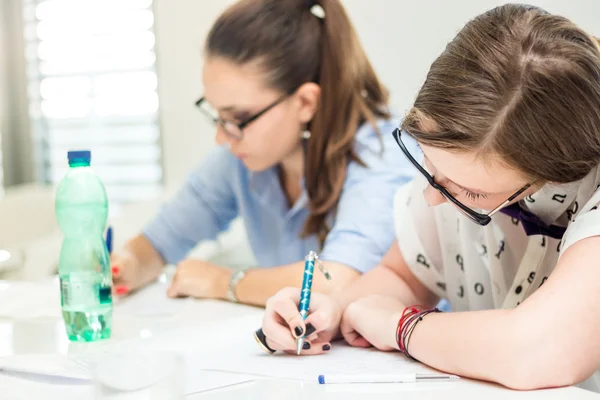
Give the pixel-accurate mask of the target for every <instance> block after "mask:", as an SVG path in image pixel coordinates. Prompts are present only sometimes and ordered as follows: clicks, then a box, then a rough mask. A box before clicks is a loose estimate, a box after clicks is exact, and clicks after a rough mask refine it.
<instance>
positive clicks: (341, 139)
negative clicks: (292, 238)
mask: <svg viewBox="0 0 600 400" xmlns="http://www.w3.org/2000/svg"><path fill="white" fill-rule="evenodd" d="M316 6H320V7H321V8H322V9H323V11H324V14H325V15H324V16H323V15H320V13H319V12H316V10H315V9H314V8H315V7H316ZM282 32H283V34H282ZM206 52H207V54H209V55H218V56H221V57H224V58H227V59H229V60H231V61H233V62H234V63H236V64H239V65H243V64H246V63H248V62H251V61H255V60H260V61H261V64H262V67H263V68H264V70H265V71H266V72H267V76H268V79H269V82H268V83H269V84H270V85H271V86H272V87H273V88H276V89H278V90H280V91H281V92H284V93H290V92H293V91H294V90H295V89H297V88H298V87H299V86H301V85H302V84H304V83H307V82H315V83H317V84H318V85H319V86H320V88H321V98H320V102H319V107H318V108H317V111H316V113H315V115H314V118H313V120H312V121H311V122H310V124H309V127H308V128H309V130H310V131H311V137H310V139H308V141H307V142H306V143H305V150H306V155H305V187H306V191H307V194H308V198H309V209H310V215H309V217H308V219H307V221H306V224H305V226H304V229H303V232H302V235H303V236H309V235H317V237H318V238H319V241H320V243H321V245H322V244H323V243H324V241H325V237H326V236H327V233H328V232H329V228H330V227H328V226H327V217H328V216H329V215H330V214H331V213H332V212H333V211H334V210H335V208H336V206H337V203H338V200H339V198H340V195H341V192H342V188H343V185H344V181H345V179H346V169H347V166H348V163H349V162H350V161H355V162H358V163H361V164H362V162H361V161H360V160H359V159H358V157H357V155H356V154H355V152H354V138H355V134H356V131H357V130H358V128H359V125H360V124H362V123H363V122H365V121H368V122H369V123H371V124H372V125H373V126H374V127H375V128H376V125H375V123H376V119H377V118H388V117H389V114H388V112H387V102H388V93H387V91H386V89H385V88H384V87H383V86H382V85H381V83H380V82H379V80H378V79H377V76H376V74H375V71H374V70H373V68H372V67H371V64H370V63H369V60H368V59H367V56H366V55H365V52H364V51H363V49H362V47H361V45H360V42H359V40H358V37H357V35H356V32H355V31H354V28H353V27H352V24H351V22H350V20H349V18H348V16H347V15H346V12H345V10H344V8H343V7H342V5H341V3H340V1H339V0H241V1H239V2H237V3H235V4H234V5H233V6H231V7H230V8H229V9H228V10H227V11H225V13H224V14H222V15H221V16H220V17H219V18H218V20H217V21H216V22H215V24H214V25H213V27H212V29H211V31H210V33H209V35H208V39H207V42H206Z"/></svg>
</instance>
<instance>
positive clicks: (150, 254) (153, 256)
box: [122, 234, 165, 272]
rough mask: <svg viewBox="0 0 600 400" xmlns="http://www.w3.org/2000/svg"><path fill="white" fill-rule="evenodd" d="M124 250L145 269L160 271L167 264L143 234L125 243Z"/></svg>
mask: <svg viewBox="0 0 600 400" xmlns="http://www.w3.org/2000/svg"><path fill="white" fill-rule="evenodd" d="M122 252H125V253H128V254H129V255H130V256H132V257H133V258H134V259H135V260H136V261H137V263H138V265H139V266H140V267H141V268H142V269H143V270H149V271H156V272H158V271H160V270H161V269H162V268H163V267H164V265H165V261H164V260H163V258H162V256H161V255H160V254H159V253H158V251H156V249H155V248H154V246H152V243H150V241H149V240H148V239H146V237H145V236H144V235H141V234H140V235H137V236H136V237H134V238H133V239H130V240H129V241H128V242H127V243H126V244H125V246H124V248H123V250H122Z"/></svg>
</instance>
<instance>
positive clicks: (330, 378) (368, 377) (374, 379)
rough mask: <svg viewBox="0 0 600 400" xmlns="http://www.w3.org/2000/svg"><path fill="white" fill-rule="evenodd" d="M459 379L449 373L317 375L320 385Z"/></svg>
mask: <svg viewBox="0 0 600 400" xmlns="http://www.w3.org/2000/svg"><path fill="white" fill-rule="evenodd" d="M458 379H460V377H458V376H456V375H449V374H416V373H408V374H327V375H319V376H318V381H319V383H320V384H321V385H325V384H332V383H413V382H448V381H455V380H458Z"/></svg>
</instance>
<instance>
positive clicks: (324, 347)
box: [285, 341, 331, 356]
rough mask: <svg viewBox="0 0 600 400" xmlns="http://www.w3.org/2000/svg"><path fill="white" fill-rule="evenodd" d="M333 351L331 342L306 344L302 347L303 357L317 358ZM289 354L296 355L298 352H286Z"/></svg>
mask: <svg viewBox="0 0 600 400" xmlns="http://www.w3.org/2000/svg"><path fill="white" fill-rule="evenodd" d="M330 350H331V343H329V342H318V341H317V342H312V343H311V342H304V346H303V347H302V352H301V353H300V355H301V356H315V355H319V354H325V353H328V352H329V351H330ZM285 353H287V354H294V355H296V350H285Z"/></svg>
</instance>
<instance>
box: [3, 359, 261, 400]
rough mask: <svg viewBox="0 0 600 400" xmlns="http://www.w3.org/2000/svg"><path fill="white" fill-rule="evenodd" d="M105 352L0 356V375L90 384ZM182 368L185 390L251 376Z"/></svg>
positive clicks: (232, 382)
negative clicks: (97, 362) (183, 369)
mask: <svg viewBox="0 0 600 400" xmlns="http://www.w3.org/2000/svg"><path fill="white" fill-rule="evenodd" d="M99 355H101V356H103V357H105V356H106V355H107V353H82V354H77V355H71V356H67V355H62V354H41V355H35V354H24V355H14V356H8V357H2V358H0V376H5V377H6V376H10V377H17V378H20V379H22V380H27V381H29V382H31V383H35V384H36V385H40V384H46V385H51V386H52V385H71V386H82V385H87V386H90V385H91V384H92V379H93V378H92V375H93V372H92V370H93V365H94V363H95V361H96V359H97V357H98V356H99ZM184 368H185V375H186V376H185V394H186V395H189V394H192V393H198V392H203V391H206V390H213V389H217V388H221V387H226V386H231V385H236V384H239V383H243V382H248V381H251V380H253V379H254V378H253V377H250V376H243V375H240V374H232V373H226V372H218V371H201V370H199V369H197V368H195V367H194V366H190V365H188V363H187V361H186V366H185V367H184Z"/></svg>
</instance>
